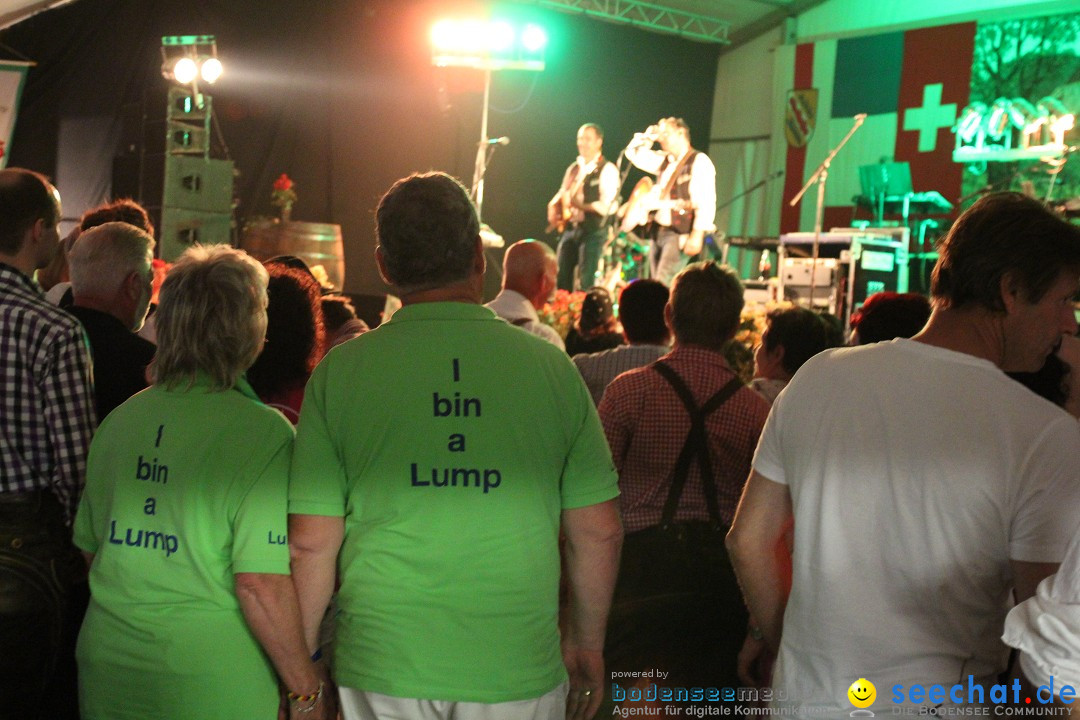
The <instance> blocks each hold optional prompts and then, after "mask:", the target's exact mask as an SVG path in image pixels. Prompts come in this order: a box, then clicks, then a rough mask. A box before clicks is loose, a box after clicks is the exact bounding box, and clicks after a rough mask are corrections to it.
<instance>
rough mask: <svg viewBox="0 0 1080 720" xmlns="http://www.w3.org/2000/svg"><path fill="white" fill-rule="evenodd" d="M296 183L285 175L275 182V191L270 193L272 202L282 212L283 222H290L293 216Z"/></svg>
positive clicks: (282, 174)
mask: <svg viewBox="0 0 1080 720" xmlns="http://www.w3.org/2000/svg"><path fill="white" fill-rule="evenodd" d="M293 187H294V183H293V181H292V178H290V177H289V176H288V175H286V174H285V173H281V176H280V177H278V179H277V180H275V181H274V190H273V192H271V193H270V202H271V204H273V205H274V206H275V207H277V208H278V210H280V212H281V222H289V218H290V216H291V215H292V206H293V203H294V202H296V191H295V190H293Z"/></svg>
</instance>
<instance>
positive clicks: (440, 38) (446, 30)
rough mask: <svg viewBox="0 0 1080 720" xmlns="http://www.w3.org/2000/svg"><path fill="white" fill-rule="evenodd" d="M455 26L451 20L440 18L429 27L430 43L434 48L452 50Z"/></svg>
mask: <svg viewBox="0 0 1080 720" xmlns="http://www.w3.org/2000/svg"><path fill="white" fill-rule="evenodd" d="M455 37H456V27H455V23H454V22H453V21H452V20H440V21H439V22H437V23H435V25H434V26H433V27H432V28H431V44H432V45H433V46H434V47H435V49H436V50H453V49H454V45H455V42H454V40H455Z"/></svg>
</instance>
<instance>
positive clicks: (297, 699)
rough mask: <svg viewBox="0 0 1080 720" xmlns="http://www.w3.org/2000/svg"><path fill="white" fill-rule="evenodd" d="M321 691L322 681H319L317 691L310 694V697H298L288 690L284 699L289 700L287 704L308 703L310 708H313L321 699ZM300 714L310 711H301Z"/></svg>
mask: <svg viewBox="0 0 1080 720" xmlns="http://www.w3.org/2000/svg"><path fill="white" fill-rule="evenodd" d="M322 691H323V684H322V681H321V680H320V681H319V689H318V690H316V691H315V692H313V693H311V694H310V695H298V694H297V693H294V692H292V691H291V690H290V691H289V692H287V693H285V697H287V698H289V702H294V703H305V702H309V703H311V707H315V706H316V705H318V704H319V698H321V697H322ZM301 712H310V709H308V710H302V711H301Z"/></svg>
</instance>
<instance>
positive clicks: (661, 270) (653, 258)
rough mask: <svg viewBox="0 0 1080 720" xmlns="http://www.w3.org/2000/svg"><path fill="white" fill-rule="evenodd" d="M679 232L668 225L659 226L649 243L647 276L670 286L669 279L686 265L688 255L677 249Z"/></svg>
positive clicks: (673, 277) (688, 258)
mask: <svg viewBox="0 0 1080 720" xmlns="http://www.w3.org/2000/svg"><path fill="white" fill-rule="evenodd" d="M679 237H680V235H679V233H677V232H675V231H674V230H672V229H671V228H669V227H659V228H658V229H657V231H656V236H655V237H654V239H653V241H652V243H650V245H649V277H651V278H652V279H653V280H659V281H660V282H662V283H664V284H665V285H668V286H670V285H671V281H672V280H674V279H675V276H676V275H678V274H679V271H680V270H682V269H683V268H684V267H686V265H687V262H688V261H689V260H690V257H689V256H688V255H686V254H684V253H683V251H682V250H680V249H679Z"/></svg>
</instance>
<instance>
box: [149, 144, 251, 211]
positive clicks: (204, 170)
mask: <svg viewBox="0 0 1080 720" xmlns="http://www.w3.org/2000/svg"><path fill="white" fill-rule="evenodd" d="M159 157H160V158H161V159H164V166H165V167H164V173H163V175H164V178H165V187H164V188H163V192H162V202H161V204H162V205H164V206H165V207H175V208H183V209H185V210H204V211H206V212H229V211H231V210H232V195H233V164H232V162H231V161H229V160H206V159H204V158H201V157H185V156H182V155H164V156H159ZM157 160H158V158H155V160H154V162H152V163H147V166H148V167H150V166H152V165H154V164H156V162H157ZM154 170H156V168H154ZM155 174H156V173H155Z"/></svg>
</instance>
